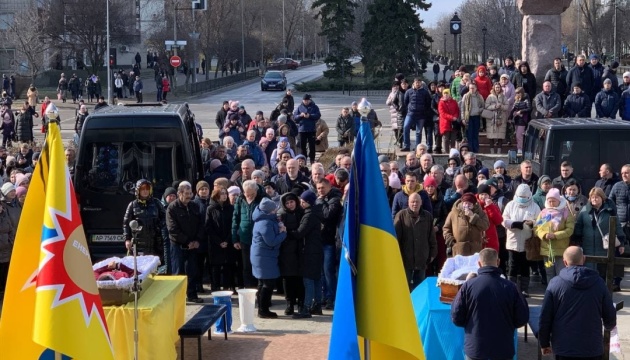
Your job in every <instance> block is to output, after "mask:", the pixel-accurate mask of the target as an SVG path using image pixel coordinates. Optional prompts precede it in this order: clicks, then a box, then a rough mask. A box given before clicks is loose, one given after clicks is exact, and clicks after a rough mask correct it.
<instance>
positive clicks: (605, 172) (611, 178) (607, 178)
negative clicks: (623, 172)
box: [595, 163, 621, 196]
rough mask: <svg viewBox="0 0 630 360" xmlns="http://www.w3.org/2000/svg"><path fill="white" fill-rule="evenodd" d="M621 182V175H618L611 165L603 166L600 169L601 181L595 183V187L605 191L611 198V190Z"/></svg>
mask: <svg viewBox="0 0 630 360" xmlns="http://www.w3.org/2000/svg"><path fill="white" fill-rule="evenodd" d="M619 181H621V179H620V178H619V175H617V174H616V173H615V172H614V171H613V168H612V166H611V165H610V164H608V163H606V164H602V166H600V167H599V180H597V181H596V182H595V187H597V188H600V189H602V190H604V194H606V196H610V190H612V187H613V185H615V184H616V183H618V182H619Z"/></svg>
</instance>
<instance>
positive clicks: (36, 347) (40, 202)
mask: <svg viewBox="0 0 630 360" xmlns="http://www.w3.org/2000/svg"><path fill="white" fill-rule="evenodd" d="M48 130H49V131H48V137H47V138H46V144H45V146H44V149H43V151H42V154H41V156H40V158H39V162H38V164H37V167H36V168H35V171H34V173H33V177H32V179H31V184H30V186H29V191H28V194H27V196H26V201H25V205H24V209H23V210H22V215H21V221H20V224H19V227H18V230H17V234H16V238H15V245H14V248H13V254H12V257H11V265H10V268H9V278H8V281H7V289H6V293H5V296H4V306H3V309H2V317H1V318H0V354H2V355H1V357H2V358H3V359H4V358H6V359H25V360H31V359H32V360H44V359H55V358H62V359H103V360H110V359H113V350H112V345H111V341H110V338H109V332H108V330H107V323H106V322H105V316H104V312H103V307H102V305H101V299H100V296H99V293H98V289H97V287H96V281H95V280H94V275H93V272H92V262H91V259H90V254H89V251H88V248H87V242H86V240H85V233H84V232H83V225H82V222H81V216H80V214H79V209H78V205H77V202H76V198H75V194H74V187H73V186H72V181H71V179H70V173H69V171H68V167H67V166H66V163H65V157H64V149H63V143H62V139H61V133H60V132H59V127H58V125H57V124H55V123H50V125H49V128H48Z"/></svg>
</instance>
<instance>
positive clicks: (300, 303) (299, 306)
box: [297, 299, 304, 313]
mask: <svg viewBox="0 0 630 360" xmlns="http://www.w3.org/2000/svg"><path fill="white" fill-rule="evenodd" d="M303 309H304V300H300V299H298V302H297V311H298V313H301V312H303Z"/></svg>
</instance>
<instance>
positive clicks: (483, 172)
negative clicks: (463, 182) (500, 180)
mask: <svg viewBox="0 0 630 360" xmlns="http://www.w3.org/2000/svg"><path fill="white" fill-rule="evenodd" d="M477 175H483V176H485V177H486V179H488V178H489V177H490V171H489V170H488V168H485V167H484V168H481V170H479V172H478V173H477Z"/></svg>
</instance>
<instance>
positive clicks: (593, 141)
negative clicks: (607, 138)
mask: <svg viewBox="0 0 630 360" xmlns="http://www.w3.org/2000/svg"><path fill="white" fill-rule="evenodd" d="M598 137H599V132H598V131H591V132H586V131H574V130H560V131H557V132H556V133H555V135H554V145H553V152H554V153H555V154H557V155H556V158H555V161H553V162H552V163H550V164H549V165H550V169H549V170H550V173H551V174H550V175H553V176H558V175H560V164H561V163H562V162H563V161H569V162H571V164H572V165H573V173H574V174H575V176H576V177H577V178H579V179H588V178H592V177H593V174H596V173H597V169H598V167H599V165H600V163H599V139H598ZM582 185H583V186H585V187H586V186H591V185H593V184H582Z"/></svg>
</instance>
